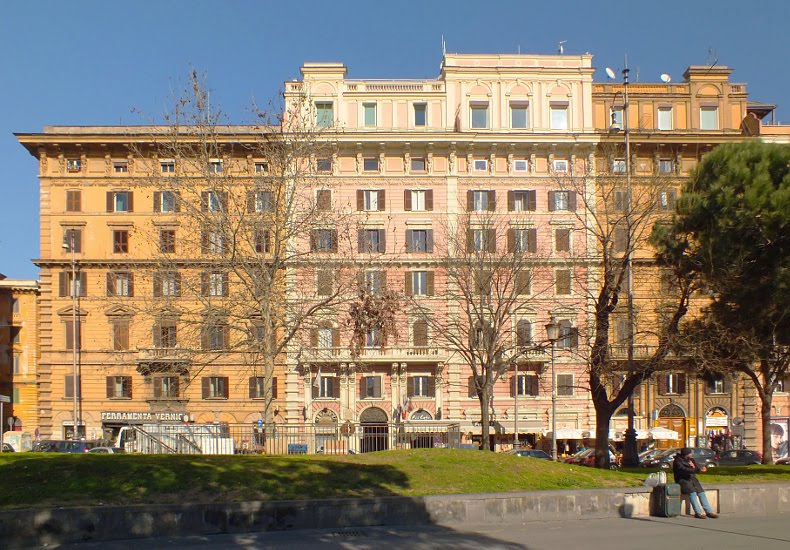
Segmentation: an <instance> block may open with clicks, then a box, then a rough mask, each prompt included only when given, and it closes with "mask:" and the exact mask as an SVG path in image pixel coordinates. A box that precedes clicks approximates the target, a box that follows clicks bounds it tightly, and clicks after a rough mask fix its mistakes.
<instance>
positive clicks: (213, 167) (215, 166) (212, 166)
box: [208, 160, 222, 174]
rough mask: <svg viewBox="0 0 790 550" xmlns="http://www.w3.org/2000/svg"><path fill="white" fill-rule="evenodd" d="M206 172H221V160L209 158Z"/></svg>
mask: <svg viewBox="0 0 790 550" xmlns="http://www.w3.org/2000/svg"><path fill="white" fill-rule="evenodd" d="M208 172H209V174H221V173H222V161H221V160H211V161H209V163H208Z"/></svg>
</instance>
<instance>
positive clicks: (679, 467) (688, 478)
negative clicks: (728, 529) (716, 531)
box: [672, 447, 719, 519]
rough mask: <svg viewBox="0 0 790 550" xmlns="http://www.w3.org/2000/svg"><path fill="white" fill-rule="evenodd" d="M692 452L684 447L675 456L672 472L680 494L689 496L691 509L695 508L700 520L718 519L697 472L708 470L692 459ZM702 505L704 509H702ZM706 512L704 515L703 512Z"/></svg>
mask: <svg viewBox="0 0 790 550" xmlns="http://www.w3.org/2000/svg"><path fill="white" fill-rule="evenodd" d="M691 454H692V450H691V449H689V448H688V447H683V448H682V449H680V452H679V453H678V454H676V455H675V461H674V462H673V463H672V472H673V473H674V474H675V483H677V484H679V485H680V492H681V493H683V494H684V495H688V496H689V502H691V507H692V508H694V517H695V518H698V519H705V518H714V519H715V518H717V517H719V516H718V514H716V513H714V512H713V509H712V508H711V506H710V503H709V502H708V497H707V495H705V489H703V488H702V483H700V482H699V479H697V476H696V474H697V472H704V471H706V470H707V468H705V467H704V466H702V467H699V466H697V463H696V462H694V460H693V459H692V458H691ZM700 504H702V507H700ZM703 509H704V510H705V513H704V514H703V513H702V511H703Z"/></svg>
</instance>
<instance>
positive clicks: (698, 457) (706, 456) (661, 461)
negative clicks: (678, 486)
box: [640, 447, 719, 470]
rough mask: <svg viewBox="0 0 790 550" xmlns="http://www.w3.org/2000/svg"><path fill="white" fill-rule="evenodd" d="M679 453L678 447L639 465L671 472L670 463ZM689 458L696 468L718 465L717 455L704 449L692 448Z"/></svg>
mask: <svg viewBox="0 0 790 550" xmlns="http://www.w3.org/2000/svg"><path fill="white" fill-rule="evenodd" d="M679 452H680V447H675V448H674V449H667V450H666V452H664V453H663V454H661V455H659V456H657V457H656V458H653V459H650V460H646V461H644V462H643V463H641V464H640V466H642V467H643V468H660V469H662V470H671V469H672V462H674V460H675V455H676V454H678V453H679ZM691 458H692V460H694V462H696V463H697V465H698V466H703V467H705V468H715V467H716V466H718V465H719V455H717V454H716V452H715V451H713V450H711V449H707V448H705V447H692V448H691Z"/></svg>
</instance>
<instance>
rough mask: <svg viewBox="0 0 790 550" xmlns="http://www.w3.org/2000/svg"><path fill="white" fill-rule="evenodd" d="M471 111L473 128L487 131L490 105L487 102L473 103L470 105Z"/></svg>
mask: <svg viewBox="0 0 790 550" xmlns="http://www.w3.org/2000/svg"><path fill="white" fill-rule="evenodd" d="M469 111H470V112H471V118H472V121H471V122H472V128H473V129H485V128H488V103H487V102H473V103H470V104H469Z"/></svg>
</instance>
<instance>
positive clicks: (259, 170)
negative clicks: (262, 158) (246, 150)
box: [255, 162, 269, 174]
mask: <svg viewBox="0 0 790 550" xmlns="http://www.w3.org/2000/svg"><path fill="white" fill-rule="evenodd" d="M255 173H256V174H268V173H269V163H268V162H256V163H255Z"/></svg>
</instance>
